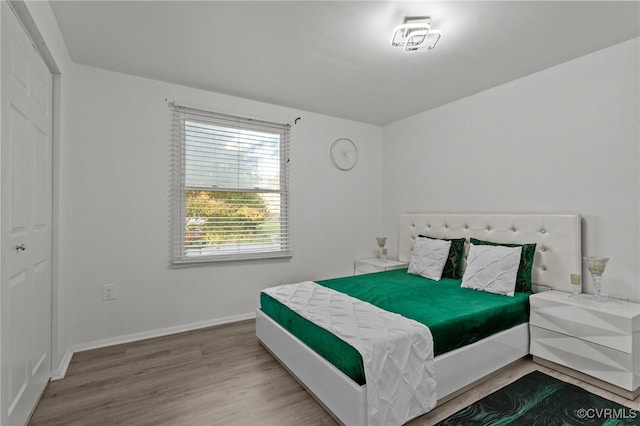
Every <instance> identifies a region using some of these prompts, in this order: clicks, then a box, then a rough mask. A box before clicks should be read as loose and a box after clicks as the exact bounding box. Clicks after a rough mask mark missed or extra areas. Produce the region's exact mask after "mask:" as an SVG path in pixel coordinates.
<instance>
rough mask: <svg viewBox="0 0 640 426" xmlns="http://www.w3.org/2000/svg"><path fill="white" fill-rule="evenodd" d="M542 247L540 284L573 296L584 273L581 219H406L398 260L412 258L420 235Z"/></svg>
mask: <svg viewBox="0 0 640 426" xmlns="http://www.w3.org/2000/svg"><path fill="white" fill-rule="evenodd" d="M419 234H422V235H428V236H430V237H435V238H462V237H464V238H466V239H467V242H468V240H469V238H472V237H473V238H478V239H480V240H488V241H495V242H500V243H520V244H522V243H536V244H537V245H536V254H535V258H534V264H533V271H532V279H531V280H532V282H533V284H534V285H542V286H547V287H551V288H553V289H556V290H563V291H571V288H570V277H569V276H570V274H580V273H581V270H582V269H581V264H582V256H581V240H580V216H579V215H575V214H550V215H545V214H537V215H535V214H522V215H521V214H431V213H425V214H403V215H400V230H399V234H398V235H399V251H398V257H399V259H400V260H401V261H403V262H408V261H409V259H410V258H411V250H413V243H414V240H415V238H416V236H417V235H419Z"/></svg>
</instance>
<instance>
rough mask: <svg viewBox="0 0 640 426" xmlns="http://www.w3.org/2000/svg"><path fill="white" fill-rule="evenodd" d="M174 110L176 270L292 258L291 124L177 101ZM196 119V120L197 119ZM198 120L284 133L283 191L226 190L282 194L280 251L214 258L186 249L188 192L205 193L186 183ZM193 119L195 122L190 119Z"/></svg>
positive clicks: (173, 236) (173, 249) (173, 235)
mask: <svg viewBox="0 0 640 426" xmlns="http://www.w3.org/2000/svg"><path fill="white" fill-rule="evenodd" d="M169 105H170V108H171V110H172V114H171V115H172V118H171V125H170V126H171V144H172V175H173V176H172V181H173V191H172V192H173V197H172V204H173V206H172V207H171V212H172V214H171V215H172V222H173V223H172V226H171V228H172V230H171V242H170V244H171V264H172V266H173V267H184V266H190V265H198V264H206V263H217V262H229V261H242V260H256V259H273V258H290V257H292V250H291V230H290V217H289V146H290V139H291V135H290V130H291V126H290V125H289V124H281V123H274V122H269V121H262V120H255V119H251V118H246V117H238V116H233V115H228V114H221V113H217V112H212V111H206V110H201V109H196V108H191V107H187V106H183V105H177V104H175V103H173V102H171V103H170V104H169ZM194 117H196V118H194ZM197 117H204V119H203V120H204V122H206V119H207V118H208V119H212V120H223V121H225V122H226V121H228V122H229V123H234V124H235V127H234V126H231V125H230V126H229V128H237V129H239V130H240V131H242V130H244V131H256V130H258V131H262V132H271V133H274V134H276V133H278V134H280V147H279V168H280V173H279V174H280V184H279V190H268V189H262V190H257V189H255V188H240V187H238V188H232V187H231V188H230V187H225V188H222V190H223V191H230V190H231V189H233V192H245V193H250V192H253V193H278V194H279V195H280V216H279V217H280V219H279V221H278V223H279V224H280V239H279V244H280V248H279V249H277V250H267V251H262V250H260V251H250V250H247V251H238V252H237V253H226V254H212V255H198V256H189V255H187V249H186V236H187V230H186V220H187V212H186V210H187V206H186V202H187V191H191V190H205V189H204V188H201V189H198V188H197V187H192V186H187V182H186V169H187V165H186V159H187V154H186V152H187V135H186V133H187V132H186V123H187V121H198V119H197ZM189 118H191V120H190V119H189Z"/></svg>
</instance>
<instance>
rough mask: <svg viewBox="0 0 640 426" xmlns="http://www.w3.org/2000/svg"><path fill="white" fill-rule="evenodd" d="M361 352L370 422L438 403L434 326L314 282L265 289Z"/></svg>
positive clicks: (390, 421)
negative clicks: (432, 331)
mask: <svg viewBox="0 0 640 426" xmlns="http://www.w3.org/2000/svg"><path fill="white" fill-rule="evenodd" d="M263 292H264V293H266V294H268V295H269V296H271V297H273V298H274V299H276V300H278V301H279V302H280V303H282V304H284V305H286V306H287V307H289V309H291V310H293V311H294V312H296V313H297V314H299V315H301V316H302V317H304V318H306V319H308V320H310V321H312V322H314V323H315V324H316V325H318V326H320V327H322V328H324V329H325V330H328V331H330V332H331V333H333V334H335V335H336V336H338V337H340V338H341V339H342V340H344V341H345V342H347V343H348V344H350V345H351V346H353V347H354V348H355V349H357V350H358V352H360V354H361V355H362V361H363V365H364V373H365V378H366V381H367V385H366V390H367V417H368V425H369V426H375V425H386V426H390V425H401V424H403V423H405V422H407V421H408V420H410V419H412V418H414V417H416V416H419V415H421V414H424V413H426V412H428V411H429V410H431V409H432V408H433V407H435V405H436V399H437V398H436V382H435V379H434V366H433V338H432V336H431V331H430V330H429V328H428V327H427V326H425V325H423V324H421V323H419V322H417V321H414V320H411V319H408V318H405V317H403V316H401V315H398V314H394V313H391V312H388V311H385V310H383V309H380V308H378V307H377V306H374V305H371V304H370V303H367V302H363V301H361V300H359V299H355V298H353V297H351V296H348V295H346V294H344V293H340V292H337V291H335V290H332V289H329V288H327V287H323V286H321V285H318V284H316V283H314V282H311V281H305V282H302V283H298V284H287V285H281V286H277V287H271V288H267V289H265V290H263Z"/></svg>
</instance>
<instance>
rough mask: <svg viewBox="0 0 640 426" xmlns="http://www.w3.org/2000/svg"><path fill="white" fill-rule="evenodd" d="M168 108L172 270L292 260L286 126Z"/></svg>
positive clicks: (182, 108) (175, 107) (180, 107)
mask: <svg viewBox="0 0 640 426" xmlns="http://www.w3.org/2000/svg"><path fill="white" fill-rule="evenodd" d="M172 108H173V121H172V131H173V144H174V152H173V154H174V161H175V162H174V174H175V176H174V178H175V191H176V192H175V197H174V201H175V204H176V205H175V212H174V219H175V225H174V242H173V245H174V246H173V264H174V265H176V266H180V265H184V264H189V263H198V262H209V261H218V260H236V259H256V258H269V257H287V256H290V255H291V254H290V245H289V227H288V208H287V207H288V204H287V201H288V182H287V180H288V173H287V169H288V167H287V166H288V146H289V125H286V124H276V123H268V122H264V121H257V120H251V119H247V118H240V117H233V116H228V115H223V114H216V113H212V112H207V111H201V110H197V109H192V108H187V107H183V106H177V105H173V106H172Z"/></svg>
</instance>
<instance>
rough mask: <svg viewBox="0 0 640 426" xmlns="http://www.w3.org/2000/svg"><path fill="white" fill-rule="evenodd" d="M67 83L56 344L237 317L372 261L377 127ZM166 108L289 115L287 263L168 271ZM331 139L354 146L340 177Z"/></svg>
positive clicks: (376, 227) (104, 79)
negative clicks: (280, 291)
mask: <svg viewBox="0 0 640 426" xmlns="http://www.w3.org/2000/svg"><path fill="white" fill-rule="evenodd" d="M72 74H73V100H74V109H73V113H72V114H73V116H72V122H73V124H72V126H73V129H72V132H73V134H72V135H71V138H70V140H69V141H67V145H66V147H65V148H66V149H65V150H64V156H65V160H66V164H67V167H68V168H69V169H68V172H67V173H65V175H64V177H63V178H64V180H63V181H62V182H61V186H62V187H64V188H65V191H67V192H68V196H65V197H64V200H63V202H61V213H62V214H61V219H60V234H61V236H62V237H61V238H62V239H63V240H64V241H65V244H63V246H64V247H65V250H63V251H61V253H60V263H61V265H62V266H63V268H61V272H62V275H61V277H60V281H61V283H62V285H64V286H66V288H67V290H68V294H69V295H71V296H70V297H71V298H72V303H71V304H70V306H69V307H68V312H67V313H66V315H68V323H69V331H68V335H69V341H68V343H69V344H71V345H77V344H80V345H81V346H82V345H85V346H86V345H91V344H95V343H108V342H109V341H113V340H110V339H116V340H117V339H119V338H120V337H122V336H127V335H132V334H136V333H147V332H153V331H154V330H158V329H171V328H175V327H179V326H182V325H187V324H193V323H198V322H209V321H216V320H224V319H231V318H239V317H242V316H246V315H247V314H249V315H250V314H252V313H253V312H254V311H255V309H256V307H257V306H258V294H259V291H260V289H262V288H264V287H267V286H271V285H276V284H282V283H287V282H297V281H300V280H305V279H322V278H328V277H334V276H340V275H345V274H349V273H352V271H353V260H354V258H355V257H362V256H370V255H373V254H374V250H375V247H376V244H375V240H374V237H375V236H376V235H378V234H379V232H381V230H382V204H381V198H382V197H381V194H382V189H381V188H382V182H381V175H380V169H381V164H382V159H381V151H382V129H381V128H380V127H378V126H373V125H368V124H362V123H357V122H353V121H348V120H343V119H337V118H332V117H327V116H323V115H318V114H313V113H309V112H304V111H296V110H292V109H288V108H284V107H279V106H275V105H269V104H264V103H259V102H253V101H248V100H244V99H240V98H235V97H230V96H225V95H220V94H216V93H211V92H205V91H200V90H194V89H190V88H186V87H182V86H177V85H172V84H167V83H162V82H158V81H153V80H148V79H142V78H138V77H132V76H128V75H124V74H118V73H114V72H110V71H105V70H100V69H96V68H90V67H86V66H80V65H75V66H74V69H73V72H72ZM166 99H168V100H175V101H177V102H179V103H182V104H186V105H190V106H196V107H202V108H207V109H211V110H214V111H218V112H223V113H229V114H238V115H242V116H247V117H252V118H257V119H265V120H270V121H277V122H288V123H293V122H294V119H295V118H296V117H301V120H300V121H299V122H298V124H297V125H295V126H293V128H292V143H291V188H292V189H291V191H292V192H291V221H292V238H293V239H292V242H293V253H294V254H293V258H292V259H291V260H266V261H249V262H233V263H224V264H222V263H220V264H215V265H209V266H199V267H190V268H183V269H177V270H176V269H171V268H170V267H169V231H170V229H169V226H170V217H169V214H170V211H169V198H170V181H169V165H170V155H169V149H170V141H169V133H168V131H169V113H170V110H169V107H168V105H167V102H166ZM338 137H348V138H351V139H352V140H354V141H355V142H356V143H357V144H358V147H359V153H360V158H359V162H358V164H357V165H356V167H355V168H354V169H353V170H352V171H350V172H341V171H338V170H337V169H336V168H335V167H334V166H333V165H332V164H331V163H330V160H329V154H328V149H329V145H330V143H331V142H332V141H333V140H334V139H336V138H338ZM103 284H115V285H116V286H117V288H116V295H117V299H116V300H115V301H109V302H103V301H101V286H102V285H103ZM104 339H106V340H104Z"/></svg>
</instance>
